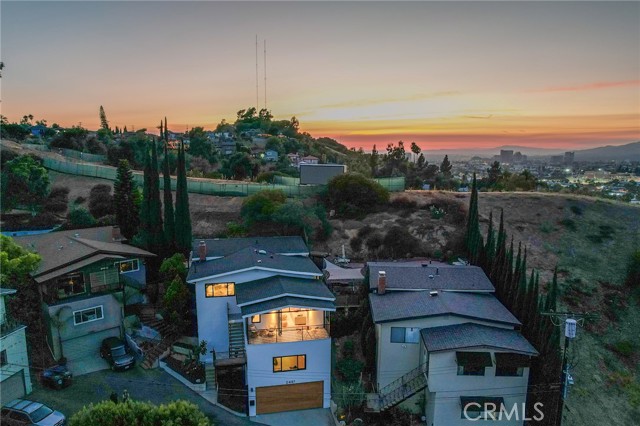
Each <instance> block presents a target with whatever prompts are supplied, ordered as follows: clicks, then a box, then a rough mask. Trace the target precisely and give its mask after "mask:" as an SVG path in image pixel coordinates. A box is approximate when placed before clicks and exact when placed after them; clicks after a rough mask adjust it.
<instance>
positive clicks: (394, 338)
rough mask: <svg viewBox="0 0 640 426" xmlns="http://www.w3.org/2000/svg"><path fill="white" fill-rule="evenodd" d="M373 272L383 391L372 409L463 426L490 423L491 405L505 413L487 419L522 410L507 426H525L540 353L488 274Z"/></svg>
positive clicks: (401, 267)
mask: <svg viewBox="0 0 640 426" xmlns="http://www.w3.org/2000/svg"><path fill="white" fill-rule="evenodd" d="M368 269H369V288H370V290H371V293H370V295H369V303H370V307H371V313H372V318H373V322H374V324H375V331H376V342H377V343H376V345H377V346H376V374H377V377H376V384H377V386H376V389H377V391H378V392H377V393H376V394H373V395H368V397H367V407H368V409H369V410H371V411H384V410H386V409H388V408H390V407H393V406H395V405H399V404H402V407H403V408H405V409H409V410H411V411H413V412H419V413H422V414H424V416H425V417H426V419H427V424H428V425H430V426H456V425H468V424H469V421H470V420H469V419H470V418H474V419H475V418H478V417H483V416H484V415H485V408H486V407H487V404H488V407H492V406H493V405H495V407H496V408H497V411H496V412H495V413H487V416H492V415H495V416H497V415H498V412H499V411H500V409H501V408H502V409H503V410H506V411H507V412H510V411H511V410H512V407H514V406H516V407H517V409H518V411H519V416H518V417H517V418H516V417H515V415H514V416H512V417H511V420H509V421H506V419H505V418H504V417H503V418H502V419H501V423H500V424H507V425H514V426H515V425H519V426H521V425H522V424H523V415H522V413H523V411H522V410H523V409H524V408H523V407H524V405H525V403H526V395H527V387H528V377H529V362H530V358H531V357H533V356H536V355H537V354H538V353H537V351H536V350H535V348H533V346H531V344H530V343H529V342H528V341H527V340H526V339H525V338H524V337H523V336H522V335H521V334H520V332H519V331H518V330H517V329H518V327H519V326H520V322H519V321H518V320H517V318H515V317H514V316H513V315H512V314H511V312H509V310H508V309H507V308H505V307H504V306H503V305H502V304H501V303H500V302H499V301H498V299H496V297H495V296H494V295H493V292H494V287H493V285H492V284H491V282H490V281H489V279H488V278H487V276H486V275H485V274H484V272H483V271H482V269H481V268H479V267H476V266H453V265H443V264H437V265H436V264H429V263H424V264H420V263H396V262H389V263H377V262H373V263H369V264H368ZM492 404H493V405H492ZM489 411H490V410H489Z"/></svg>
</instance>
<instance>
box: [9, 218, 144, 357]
mask: <svg viewBox="0 0 640 426" xmlns="http://www.w3.org/2000/svg"><path fill="white" fill-rule="evenodd" d="M14 241H15V242H16V244H18V245H20V246H22V247H24V248H25V249H27V250H29V251H32V252H35V253H38V254H39V255H40V256H41V257H42V260H41V262H40V264H39V265H38V269H36V270H35V271H34V272H33V273H32V274H31V277H32V279H33V281H34V284H35V285H37V286H38V291H39V293H40V297H41V301H42V308H43V314H44V321H45V324H46V333H47V344H48V346H49V348H50V350H51V353H52V354H53V356H54V358H55V359H59V358H60V357H62V356H64V357H66V358H67V360H68V362H69V364H73V363H74V362H75V361H80V360H83V359H90V358H97V357H99V349H100V343H101V342H102V340H103V339H105V338H107V337H112V336H114V337H122V336H123V332H124V330H123V317H124V309H123V308H124V304H133V303H139V302H141V301H142V296H141V294H140V291H141V290H143V289H144V288H145V286H146V269H145V259H147V258H149V257H151V256H155V255H154V254H153V253H150V252H148V251H145V250H142V249H139V248H137V247H133V246H130V245H127V244H125V243H124V242H125V239H124V237H122V235H121V234H120V228H119V227H117V226H113V227H112V226H103V227H98V228H85V229H75V230H70V231H58V232H49V233H46V234H38V235H29V236H21V237H14Z"/></svg>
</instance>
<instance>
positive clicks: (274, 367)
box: [187, 237, 335, 416]
mask: <svg viewBox="0 0 640 426" xmlns="http://www.w3.org/2000/svg"><path fill="white" fill-rule="evenodd" d="M187 282H188V283H189V284H191V285H193V286H194V289H195V294H196V309H197V317H198V339H199V340H204V341H206V342H207V350H208V353H207V355H206V356H205V362H206V363H207V364H208V365H214V366H215V368H216V369H218V368H225V366H229V365H244V367H245V368H244V371H245V381H246V386H247V389H248V399H249V415H250V416H255V415H259V414H267V413H273V412H279V411H289V410H301V409H307V408H322V407H324V408H328V407H329V403H330V397H331V338H330V335H329V313H330V312H332V311H335V297H334V296H333V294H332V293H331V292H330V291H329V289H328V288H327V287H326V286H325V284H324V282H323V281H322V272H321V271H320V270H319V269H318V268H317V266H316V265H315V264H314V263H313V262H312V261H311V259H310V258H309V250H308V248H307V246H306V244H305V243H304V241H303V240H302V238H300V237H257V238H230V239H209V240H195V241H194V243H193V251H192V252H191V256H190V259H189V273H188V276H187Z"/></svg>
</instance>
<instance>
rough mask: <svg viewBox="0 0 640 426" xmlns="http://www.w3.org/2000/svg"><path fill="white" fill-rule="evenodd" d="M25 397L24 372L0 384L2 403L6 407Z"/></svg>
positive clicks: (21, 371)
mask: <svg viewBox="0 0 640 426" xmlns="http://www.w3.org/2000/svg"><path fill="white" fill-rule="evenodd" d="M23 396H24V370H20V371H18V372H17V373H16V374H14V375H13V376H11V377H9V378H8V379H7V380H3V381H2V383H0V403H1V405H5V404H7V403H9V402H11V401H13V400H14V399H17V398H22V397H23Z"/></svg>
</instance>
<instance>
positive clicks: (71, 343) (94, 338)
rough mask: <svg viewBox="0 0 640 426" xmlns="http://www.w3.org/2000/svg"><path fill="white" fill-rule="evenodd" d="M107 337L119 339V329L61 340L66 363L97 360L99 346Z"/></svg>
mask: <svg viewBox="0 0 640 426" xmlns="http://www.w3.org/2000/svg"><path fill="white" fill-rule="evenodd" d="M107 337H120V327H115V328H110V329H108V330H103V331H98V332H96V333H91V334H88V335H86V336H81V337H76V338H74V339H69V340H63V341H62V347H63V350H64V356H65V357H66V358H67V360H68V361H75V360H78V359H82V358H87V357H90V358H99V357H100V344H101V343H102V341H103V340H104V339H106V338H107Z"/></svg>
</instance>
